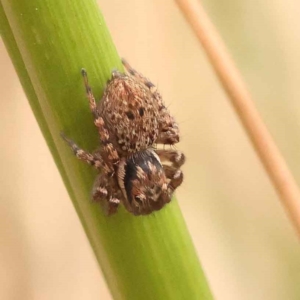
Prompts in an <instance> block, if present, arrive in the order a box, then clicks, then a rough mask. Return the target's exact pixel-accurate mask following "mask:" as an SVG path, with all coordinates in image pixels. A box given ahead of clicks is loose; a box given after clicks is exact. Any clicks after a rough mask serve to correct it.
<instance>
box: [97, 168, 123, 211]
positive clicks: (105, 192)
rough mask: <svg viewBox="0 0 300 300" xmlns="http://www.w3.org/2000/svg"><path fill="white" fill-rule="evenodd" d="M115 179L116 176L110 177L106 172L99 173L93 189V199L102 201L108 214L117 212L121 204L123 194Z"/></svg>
mask: <svg viewBox="0 0 300 300" xmlns="http://www.w3.org/2000/svg"><path fill="white" fill-rule="evenodd" d="M114 180H115V178H114V177H113V178H112V177H108V176H107V174H105V173H102V174H99V175H98V176H97V178H96V180H95V182H94V185H93V189H92V199H93V200H94V201H95V202H100V204H101V206H102V208H103V209H104V211H105V212H106V213H107V215H112V214H114V213H116V212H117V209H118V207H119V204H120V198H121V195H120V192H119V191H118V189H117V188H116V184H115V182H114Z"/></svg>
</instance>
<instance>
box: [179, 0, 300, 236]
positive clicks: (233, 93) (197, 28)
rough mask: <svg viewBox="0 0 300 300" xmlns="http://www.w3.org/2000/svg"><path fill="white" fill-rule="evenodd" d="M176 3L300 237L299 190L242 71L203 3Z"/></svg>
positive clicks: (182, 1)
mask: <svg viewBox="0 0 300 300" xmlns="http://www.w3.org/2000/svg"><path fill="white" fill-rule="evenodd" d="M176 2H177V4H178V5H179V7H180V9H181V10H182V12H183V14H184V15H185V17H186V19H187V21H188V22H189V23H190V25H191V26H192V28H193V30H194V32H195V34H196V35H197V37H198V39H199V41H200V42H201V44H202V46H203V48H204V50H205V51H206V54H207V56H208V58H209V59H210V62H211V64H212V66H213V68H214V70H215V72H216V75H217V76H218V78H219V80H220V82H221V84H222V85H223V87H224V89H225V91H226V92H227V95H228V97H229V99H230V100H231V104H232V105H233V106H234V108H235V110H236V113H237V114H238V116H239V118H240V120H241V122H242V124H243V125H244V128H245V130H246V133H247V134H248V136H249V138H250V140H251V142H252V145H253V147H254V149H255V151H256V153H257V155H258V157H259V158H260V160H261V162H262V164H263V166H264V168H265V170H266V172H267V174H268V175H269V178H270V180H271V182H272V183H273V185H274V187H275V189H276V191H277V193H278V195H279V197H280V198H281V201H282V204H283V206H284V207H285V209H286V211H287V213H288V216H289V218H290V220H291V222H292V223H293V224H294V227H295V229H296V231H297V233H298V235H299V236H300V191H299V188H298V186H297V184H296V181H295V179H294V178H293V175H292V173H291V172H290V171H289V169H288V167H287V164H286V162H285V160H284V158H283V157H282V155H281V153H280V152H279V150H278V148H277V146H276V144H275V142H274V141H273V139H272V136H271V134H270V133H269V132H268V129H267V127H266V125H265V124H264V122H263V120H262V119H261V117H260V115H259V113H258V111H257V109H256V107H255V105H254V102H253V100H252V98H251V96H250V94H249V92H248V90H247V88H246V86H245V84H244V82H243V80H242V77H241V75H240V73H239V71H238V70H237V68H236V67H235V65H234V63H233V61H232V59H231V58H230V56H229V54H228V53H227V50H226V48H225V45H224V44H223V42H222V40H221V38H220V36H219V35H218V33H217V31H216V29H215V28H214V26H213V24H212V23H211V21H210V20H209V17H208V16H207V15H206V13H205V10H204V9H203V7H202V6H201V3H200V2H199V1H196V0H176Z"/></svg>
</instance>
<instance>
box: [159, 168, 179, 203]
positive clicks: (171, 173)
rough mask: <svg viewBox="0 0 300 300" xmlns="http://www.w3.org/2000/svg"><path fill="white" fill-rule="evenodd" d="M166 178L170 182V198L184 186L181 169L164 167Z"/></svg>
mask: <svg viewBox="0 0 300 300" xmlns="http://www.w3.org/2000/svg"><path fill="white" fill-rule="evenodd" d="M163 168H164V171H165V174H166V177H167V178H168V179H169V180H170V182H169V184H168V192H169V195H170V197H171V196H172V194H173V192H174V191H175V190H176V189H177V188H178V187H179V186H180V185H181V184H182V181H183V173H182V171H181V170H180V169H178V168H175V167H173V166H168V165H163Z"/></svg>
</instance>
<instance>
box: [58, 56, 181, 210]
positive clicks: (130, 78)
mask: <svg viewBox="0 0 300 300" xmlns="http://www.w3.org/2000/svg"><path fill="white" fill-rule="evenodd" d="M123 64H124V66H125V69H126V71H127V74H122V73H120V72H118V71H113V72H112V78H111V80H110V81H109V82H108V84H107V86H106V89H105V91H104V95H103V97H102V101H100V102H99V104H98V105H97V104H96V101H95V98H94V95H93V93H92V90H91V88H90V86H89V84H88V79H87V73H86V72H85V71H84V70H83V71H82V75H83V78H84V83H85V87H86V93H87V98H88V100H89V104H90V109H91V111H92V113H93V116H94V124H95V125H96V127H97V128H98V132H99V136H100V141H101V147H100V149H98V150H97V151H95V152H94V153H89V152H87V151H85V150H82V149H80V148H79V147H78V146H77V145H76V144H75V143H74V142H73V141H72V140H70V139H68V138H67V137H65V136H64V135H62V137H63V138H64V140H65V141H66V142H67V143H68V144H69V145H70V147H71V148H72V150H73V152H74V153H75V154H76V156H77V157H78V158H79V159H81V160H83V161H85V162H87V163H89V164H90V165H92V166H94V167H95V168H96V169H97V170H99V171H100V172H101V173H100V174H99V175H98V176H97V178H96V180H95V183H94V186H93V190H92V198H93V199H94V200H95V201H98V202H100V203H101V204H102V206H103V207H104V208H105V210H106V211H107V213H108V214H113V213H115V212H116V211H117V208H118V205H119V204H120V202H122V203H123V204H124V206H125V208H126V209H127V210H128V211H129V212H131V213H132V214H134V215H145V214H149V213H151V212H153V211H156V210H159V209H161V208H162V207H163V206H164V205H165V204H166V203H168V202H170V201H171V197H172V194H173V192H174V190H175V189H176V188H177V187H178V186H179V185H180V184H181V183H182V181H183V174H182V171H181V170H180V167H181V166H182V165H183V163H184V162H185V157H184V155H183V154H182V153H181V152H179V151H176V150H162V149H160V150H158V149H154V148H153V145H154V144H169V145H173V144H175V143H178V141H179V129H178V125H177V123H176V122H175V120H174V118H173V117H172V116H171V115H170V113H169V112H168V110H167V108H166V107H165V105H164V103H163V101H162V98H161V96H160V94H159V93H158V91H157V89H156V87H155V86H154V85H153V84H152V83H151V82H150V81H149V80H148V79H147V78H145V77H144V76H143V75H141V74H140V73H138V72H136V71H135V70H134V69H132V68H131V67H130V66H129V64H128V63H127V62H126V61H124V60H123ZM162 162H168V164H162Z"/></svg>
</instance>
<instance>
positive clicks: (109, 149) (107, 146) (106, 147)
mask: <svg viewBox="0 0 300 300" xmlns="http://www.w3.org/2000/svg"><path fill="white" fill-rule="evenodd" d="M81 74H82V76H83V80H84V85H85V89H86V94H87V98H88V100H89V104H90V109H91V112H92V114H93V116H94V124H95V126H96V127H97V128H98V132H99V135H100V140H101V144H102V148H103V150H102V152H101V155H104V156H105V157H106V158H107V160H106V161H107V162H108V164H109V168H111V169H114V166H115V165H116V164H117V163H118V162H119V160H120V159H119V155H118V152H117V151H116V149H115V148H114V146H113V144H112V143H110V141H109V132H108V130H107V128H106V127H105V123H104V120H103V118H102V117H101V116H100V114H99V111H98V109H97V104H96V100H95V97H94V95H93V92H92V89H91V87H90V85H89V82H88V77H87V73H86V71H85V70H84V69H82V71H81Z"/></svg>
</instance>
